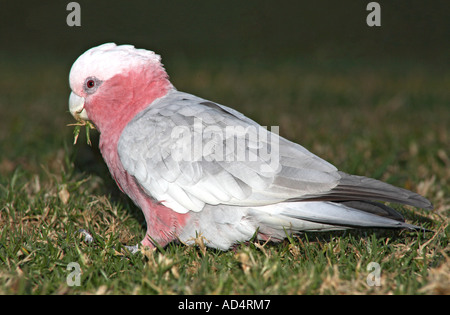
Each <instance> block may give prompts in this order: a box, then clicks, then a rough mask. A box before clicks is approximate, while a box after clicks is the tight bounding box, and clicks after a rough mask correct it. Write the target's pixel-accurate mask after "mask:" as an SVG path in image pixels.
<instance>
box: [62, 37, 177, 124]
mask: <svg viewBox="0 0 450 315" xmlns="http://www.w3.org/2000/svg"><path fill="white" fill-rule="evenodd" d="M69 83H70V88H71V90H72V93H71V94H70V97H69V110H70V113H71V114H72V115H73V116H74V117H75V119H77V120H90V121H92V122H93V123H94V124H95V125H96V127H97V129H99V131H100V132H102V129H104V128H107V126H108V125H109V126H111V125H117V124H119V125H123V124H124V123H125V124H126V123H127V122H128V121H129V120H130V119H131V118H132V117H134V116H135V115H136V114H137V113H138V112H139V111H140V110H142V109H144V108H145V107H146V106H147V105H149V104H151V102H153V101H154V100H155V99H156V98H159V97H161V96H164V95H165V94H166V93H167V92H168V90H169V89H171V88H173V86H172V84H171V83H170V81H169V79H168V76H167V73H166V71H165V70H164V67H163V65H162V64H161V58H160V56H159V55H157V54H155V53H154V52H152V51H149V50H145V49H136V48H134V46H131V45H119V46H118V45H116V44H114V43H107V44H103V45H100V46H97V47H94V48H91V49H89V50H87V51H86V52H85V53H83V54H82V55H81V56H80V57H78V59H77V60H76V61H75V62H74V64H73V65H72V68H71V70H70V75H69ZM122 127H124V126H122Z"/></svg>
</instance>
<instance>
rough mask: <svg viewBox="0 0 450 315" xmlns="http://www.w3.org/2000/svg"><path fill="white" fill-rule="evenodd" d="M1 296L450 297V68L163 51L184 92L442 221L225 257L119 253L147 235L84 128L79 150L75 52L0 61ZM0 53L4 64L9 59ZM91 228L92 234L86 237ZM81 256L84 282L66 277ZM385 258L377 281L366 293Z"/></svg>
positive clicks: (255, 247) (409, 212) (303, 239)
mask: <svg viewBox="0 0 450 315" xmlns="http://www.w3.org/2000/svg"><path fill="white" fill-rule="evenodd" d="M1 60H2V61H0V62H1V64H0V65H1V67H2V76H1V77H0V107H1V110H2V115H1V118H0V122H1V123H0V152H1V153H0V294H96V293H97V294H135V293H136V294H144V293H145V294H435V293H444V294H449V293H450V278H449V275H450V270H449V269H450V262H449V258H448V256H449V254H450V253H449V249H450V248H449V238H448V236H449V235H448V234H449V228H448V217H449V209H450V203H449V195H450V189H449V186H450V185H449V183H450V171H449V170H450V158H449V156H450V152H449V146H448V144H449V143H450V132H449V128H450V127H449V126H450V95H449V91H448V86H450V75H449V72H448V69H436V68H432V67H426V66H423V65H422V66H420V65H415V64H412V63H406V62H404V63H396V64H390V63H380V64H374V63H366V62H364V61H358V62H355V61H350V60H338V61H333V62H326V61H324V60H313V59H311V60H310V59H304V60H283V61H281V60H280V61H275V60H271V61H270V62H269V61H257V62H244V61H242V62H239V63H236V62H230V61H202V62H188V61H186V60H182V59H179V60H165V63H166V68H167V69H168V71H169V74H170V75H171V77H172V81H173V83H174V85H175V86H176V87H177V88H178V89H179V90H183V91H187V92H191V93H194V94H198V95H200V96H203V97H205V98H208V99H211V100H213V101H217V102H219V103H222V104H225V105H229V106H232V107H234V108H236V109H238V110H240V111H241V112H244V113H245V114H247V115H248V116H250V117H251V118H253V119H255V120H257V121H259V122H260V123H261V124H262V125H268V126H271V125H279V126H280V130H281V134H282V135H283V136H285V137H287V138H289V139H292V140H294V141H297V142H299V143H301V144H302V145H304V146H305V147H307V148H308V149H310V150H311V151H312V152H314V153H316V154H318V155H320V156H321V157H323V158H325V159H327V160H329V161H330V162H332V163H333V164H335V165H336V166H338V168H340V169H341V170H343V171H346V172H350V173H356V174H359V175H365V176H370V177H375V178H378V179H382V180H385V181H387V182H390V183H392V184H395V185H397V186H401V187H405V188H408V189H411V190H414V191H418V192H419V193H421V194H423V195H425V196H426V197H428V198H429V199H430V200H431V201H432V202H433V204H434V206H435V209H434V210H433V211H424V210H421V209H413V208H411V207H400V206H397V205H394V207H396V208H397V209H399V211H401V212H402V213H403V214H404V215H405V217H406V219H407V221H408V222H411V223H414V224H419V225H422V226H425V227H427V228H428V229H431V230H433V231H434V232H429V233H417V232H408V231H401V232H396V231H385V230H368V231H360V230H354V231H347V232H335V233H308V234H302V235H299V236H297V237H292V238H290V239H286V240H285V241H284V242H282V243H280V244H271V243H268V244H262V243H260V244H258V243H255V242H253V241H250V242H249V243H248V244H241V245H239V246H236V248H235V249H233V250H230V251H227V252H221V251H217V250H211V249H205V248H204V247H203V246H202V244H201V242H199V245H198V246H195V247H186V246H183V245H180V244H170V245H169V246H167V247H166V248H165V249H163V250H160V251H156V252H145V253H138V254H136V255H131V254H126V253H125V254H124V253H120V249H121V244H128V245H132V244H135V243H137V242H138V241H140V240H141V239H142V237H143V236H144V233H145V227H144V220H143V216H142V215H141V213H140V210H139V209H137V208H136V207H135V206H134V205H133V204H132V203H131V202H130V201H129V200H128V199H127V198H126V197H125V196H123V195H122V194H121V193H120V192H119V191H118V189H117V188H116V187H115V184H114V182H113V180H112V179H111V177H110V175H109V173H108V171H107V169H106V166H105V165H104V163H103V161H102V159H101V156H99V153H98V149H96V147H95V146H96V142H97V141H98V137H97V136H96V135H95V132H91V136H92V140H93V143H94V145H93V147H92V148H91V147H88V146H87V145H86V141H85V138H83V137H84V135H83V132H82V135H80V139H79V141H78V143H77V145H75V146H73V145H72V141H73V135H72V131H73V127H66V125H67V124H68V123H73V122H74V121H73V119H72V118H71V116H70V114H69V113H68V108H67V98H68V94H69V89H68V85H67V76H68V71H69V67H70V62H71V61H70V60H67V61H58V60H54V61H46V60H48V59H46V60H36V61H32V60H31V61H27V62H26V63H25V64H24V63H23V62H22V60H20V58H11V57H8V58H2V59H1ZM5 60H8V62H6V61H5ZM80 228H83V229H86V230H89V231H90V232H91V233H92V235H93V237H94V242H93V243H90V244H88V243H86V242H84V240H83V238H82V236H81V235H80V233H78V232H77V231H78V230H79V229H80ZM71 262H76V263H78V264H79V266H80V268H81V272H82V274H81V285H80V286H68V285H67V283H66V279H67V277H68V276H69V274H70V272H71V270H67V266H68V265H69V263H71ZM371 262H377V263H379V264H380V266H381V286H379V287H375V286H372V287H371V286H368V285H367V282H366V279H367V276H368V275H369V272H370V271H371V270H369V271H368V270H367V266H368V265H369V263H371Z"/></svg>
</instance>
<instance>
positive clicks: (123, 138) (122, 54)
mask: <svg viewBox="0 0 450 315" xmlns="http://www.w3.org/2000/svg"><path fill="white" fill-rule="evenodd" d="M69 84H70V88H71V93H70V96H69V110H70V113H71V114H72V115H73V117H74V118H75V119H76V120H78V121H84V122H86V121H89V122H90V123H91V124H93V125H94V126H95V128H96V129H97V131H98V132H99V149H100V152H101V154H102V157H103V159H104V161H105V163H106V165H107V166H108V169H109V171H110V173H111V175H112V177H113V178H114V180H115V182H116V183H117V186H118V187H119V189H120V190H121V191H122V192H123V193H125V194H126V195H128V196H129V198H130V199H131V200H132V201H133V202H134V203H135V204H136V205H137V207H139V208H140V209H141V210H142V212H143V214H144V217H145V221H146V229H147V230H146V234H145V237H144V239H143V240H142V241H141V242H140V243H138V244H136V245H135V246H134V247H133V248H135V249H136V248H144V247H149V248H152V249H155V248H159V247H164V246H166V245H167V244H169V243H171V242H181V243H182V244H186V245H194V244H196V243H195V242H196V239H197V238H198V237H199V236H201V238H202V239H203V240H204V244H205V245H206V246H208V247H211V248H216V249H220V250H223V251H226V250H229V249H230V248H233V246H236V245H237V244H241V243H244V242H246V241H249V240H253V239H256V240H259V241H273V242H280V241H282V240H283V239H285V238H286V237H288V236H289V235H295V234H299V233H304V232H317V231H333V230H345V229H355V228H360V229H365V228H387V229H412V230H420V229H423V228H421V227H419V226H416V225H413V224H409V223H406V222H405V219H404V217H403V216H402V215H401V214H400V213H399V212H397V211H396V210H394V209H392V208H391V207H389V206H388V205H386V204H385V203H384V202H392V203H398V204H405V205H410V206H414V207H417V208H424V209H432V208H433V206H432V204H431V202H430V201H429V200H428V199H426V198H424V197H422V196H421V195H419V194H417V193H414V192H411V191H409V190H406V189H403V188H399V187H395V186H393V185H390V184H388V183H384V182H382V181H380V180H376V179H371V178H368V177H364V176H358V175H351V174H347V173H345V172H342V171H339V170H338V169H337V168H336V167H335V166H334V165H332V164H331V163H329V162H327V161H325V160H324V159H322V158H320V157H318V156H317V155H315V154H313V153H311V152H310V151H308V150H307V149H306V148H304V147H303V146H301V145H300V144H297V143H294V142H292V141H290V140H288V139H286V138H284V137H282V136H280V135H279V132H278V130H276V128H271V130H269V128H265V127H262V126H261V125H259V124H258V123H257V122H255V121H254V120H252V119H250V118H248V117H246V116H245V115H244V114H242V113H240V112H238V111H237V110H235V109H232V108H231V107H227V106H224V105H221V104H219V103H216V102H213V101H210V100H207V99H203V98H201V97H198V96H195V95H192V94H189V93H185V92H181V91H178V90H177V89H176V88H175V87H174V86H173V84H172V83H171V82H170V80H169V76H168V74H167V72H166V70H165V68H164V66H163V64H162V62H161V57H160V56H159V55H158V54H156V53H155V52H153V51H150V50H146V49H140V48H135V47H134V46H133V45H128V44H126V45H117V44H115V43H105V44H102V45H99V46H96V47H93V48H90V49H88V50H87V51H86V52H84V53H83V54H81V55H80V56H79V57H78V58H77V59H76V61H75V62H74V63H73V65H72V67H71V69H70V74H69ZM272 129H273V130H272Z"/></svg>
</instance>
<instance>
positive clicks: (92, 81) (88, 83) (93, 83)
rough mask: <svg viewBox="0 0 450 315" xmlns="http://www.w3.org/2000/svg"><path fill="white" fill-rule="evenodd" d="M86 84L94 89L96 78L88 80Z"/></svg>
mask: <svg viewBox="0 0 450 315" xmlns="http://www.w3.org/2000/svg"><path fill="white" fill-rule="evenodd" d="M86 86H87V88H88V89H92V88H93V87H94V86H95V81H94V80H92V79H91V80H88V81H87V82H86Z"/></svg>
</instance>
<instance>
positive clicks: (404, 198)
mask: <svg viewBox="0 0 450 315" xmlns="http://www.w3.org/2000/svg"><path fill="white" fill-rule="evenodd" d="M339 175H340V176H341V179H340V181H339V184H338V185H337V186H336V187H334V188H333V189H331V190H330V191H328V192H326V193H323V194H320V195H314V196H307V198H303V201H313V200H314V201H341V202H343V201H350V200H360V201H367V200H380V201H388V202H395V203H400V204H406V205H410V206H414V207H418V208H424V209H433V205H432V204H431V202H430V201H429V200H428V199H426V198H424V197H422V196H421V195H419V194H416V193H414V192H412V191H409V190H407V189H403V188H399V187H395V186H393V185H390V184H387V183H384V182H382V181H379V180H376V179H372V178H368V177H364V176H356V175H349V174H346V173H344V172H339Z"/></svg>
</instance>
